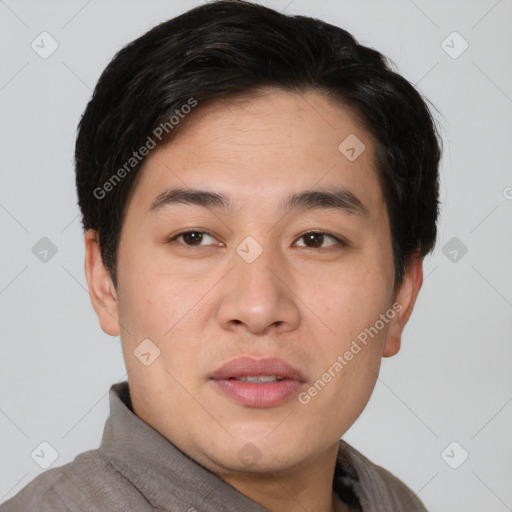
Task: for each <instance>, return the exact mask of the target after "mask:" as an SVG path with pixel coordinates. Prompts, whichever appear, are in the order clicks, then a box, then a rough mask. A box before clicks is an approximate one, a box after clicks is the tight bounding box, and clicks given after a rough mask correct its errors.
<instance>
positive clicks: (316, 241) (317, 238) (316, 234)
mask: <svg viewBox="0 0 512 512" xmlns="http://www.w3.org/2000/svg"><path fill="white" fill-rule="evenodd" d="M328 239H331V240H333V241H334V242H333V243H330V244H328V245H323V244H324V242H326V240H328ZM299 240H303V241H304V245H301V246H300V247H309V248H312V249H318V248H322V246H323V247H330V246H332V245H337V244H340V245H344V243H343V241H342V240H340V239H339V238H337V237H335V236H333V235H329V234H328V233H323V232H321V231H310V232H308V233H304V234H303V235H302V236H301V237H300V238H299Z"/></svg>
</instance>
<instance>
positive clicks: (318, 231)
mask: <svg viewBox="0 0 512 512" xmlns="http://www.w3.org/2000/svg"><path fill="white" fill-rule="evenodd" d="M187 233H201V234H204V235H208V236H211V237H212V238H216V235H214V234H213V233H212V232H210V231H208V230H207V229H202V228H197V229H193V228H192V229H187V230H185V231H180V232H179V233H176V234H175V235H171V236H169V237H168V238H167V239H166V242H167V243H170V242H173V241H176V239H177V238H178V237H180V236H181V235H186V234H187ZM310 233H314V234H320V235H327V236H329V237H331V238H332V239H334V240H335V241H336V242H337V243H338V244H339V245H341V246H342V247H348V246H349V243H348V241H347V240H346V239H344V238H343V237H341V236H339V235H335V234H334V233H331V232H329V231H325V230H322V229H320V228H318V229H315V228H313V229H307V230H306V231H304V232H303V233H301V234H300V235H299V236H298V237H297V238H296V239H295V242H297V241H298V240H300V239H301V238H302V237H303V236H305V235H308V234H310ZM295 242H294V243H295ZM220 244H222V245H224V243H223V242H220ZM180 245H183V246H185V247H189V248H200V247H208V246H201V245H187V244H180ZM210 245H211V244H210ZM331 247H335V244H333V245H330V246H328V247H323V249H329V248H331ZM304 248H305V249H313V250H315V249H316V250H320V249H322V247H320V248H317V247H304Z"/></svg>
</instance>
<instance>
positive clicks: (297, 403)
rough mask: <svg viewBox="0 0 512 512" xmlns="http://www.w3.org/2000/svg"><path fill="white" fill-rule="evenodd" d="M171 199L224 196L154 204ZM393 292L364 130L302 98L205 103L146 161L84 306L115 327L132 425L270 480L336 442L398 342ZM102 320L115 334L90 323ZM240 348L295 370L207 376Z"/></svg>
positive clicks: (327, 105)
mask: <svg viewBox="0 0 512 512" xmlns="http://www.w3.org/2000/svg"><path fill="white" fill-rule="evenodd" d="M198 108H200V105H199V106H198ZM354 135H355V136H356V137H357V139H355V138H354ZM348 136H351V138H349V139H348V140H347V142H346V143H344V145H342V146H341V150H340V149H339V146H340V143H342V142H343V141H344V140H345V139H346V138H347V137H348ZM361 143H363V144H364V145H365V149H364V151H363V152H362V153H360V154H359V156H357V154H358V153H359V152H360V151H361V149H362V146H361ZM351 148H354V151H352V150H351ZM354 156H356V157H357V158H355V159H354ZM173 189H185V190H187V191H192V190H194V191H203V192H210V193H213V194H219V195H223V196H225V198H227V200H228V201H229V204H228V205H226V206H222V205H220V202H219V201H210V202H209V203H205V202H204V201H203V202H202V204H199V202H200V201H194V200H191V201H190V202H189V203H188V204H185V203H183V202H177V201H168V202H167V203H166V204H160V207H156V208H153V209H151V205H152V203H153V202H154V201H155V199H156V198H157V197H158V196H159V195H160V194H162V193H163V192H164V191H168V190H173ZM315 191H317V192H322V193H324V192H334V193H336V194H337V195H338V198H339V200H338V201H330V202H329V201H326V198H325V197H323V196H321V195H320V194H312V193H313V192H315ZM306 193H308V194H310V195H309V196H308V197H307V198H306V200H302V201H300V200H298V201H296V202H295V203H292V204H291V205H290V204H289V203H288V199H289V197H290V196H291V195H297V196H300V195H301V194H306ZM160 197H161V196H160ZM354 197H355V198H356V199H354ZM164 203H165V201H164ZM359 203H360V204H359ZM183 232H192V233H189V234H185V235H182V233H183ZM393 284H394V267H393V254H392V247H391V235H390V226H389V219H388V215H387V212H386V205H385V202H384V199H383V194H382V191H381V188H380V186H379V183H378V179H377V174H376V170H375V166H374V153H373V141H372V140H371V138H370V136H369V134H368V133H367V132H366V131H364V130H363V129H362V127H361V126H360V125H359V124H358V123H357V121H356V120H355V118H354V117H353V115H352V114H351V112H350V111H349V110H348V109H344V108H343V107H341V106H339V105H335V104H333V103H332V102H328V101H327V100H326V99H325V98H324V97H323V96H321V95H319V94H317V93H313V92H311V93H307V94H301V95H298V94H292V93H286V92H275V91H274V92H269V93H268V94H267V95H265V96H261V97H258V98H252V99H250V100H245V101H240V100H238V101H231V102H229V103H223V104H221V103H216V104H214V105H212V106H209V107H208V108H205V109H204V110H202V111H201V112H200V115H198V116H197V117H196V118H195V119H193V120H192V122H191V123H190V124H189V125H187V126H186V127H185V126H184V130H183V131H182V132H180V133H179V135H178V136H177V138H175V139H174V140H173V141H172V143H171V144H169V145H168V146H166V147H162V148H157V149H155V150H154V151H153V152H152V153H150V155H149V156H148V158H147V160H146V164H145V168H144V172H143V175H142V177H141V181H140V182H139V184H138V185H137V188H136V190H135V193H134V195H133V197H132V200H131V202H130V203H129V206H128V210H127V215H126V218H125V221H124V225H123V230H122V234H121V240H120V245H119V252H118V287H117V289H116V290H115V291H113V297H114V299H113V302H112V304H111V305H110V306H108V307H107V310H108V312H107V311H105V310H102V309H97V311H99V313H98V314H99V315H100V321H101V322H102V326H104V329H105V330H106V331H109V334H113V335H117V334H118V333H120V335H121V340H122V347H123V353H124V358H125V363H126V367H127V369H128V378H129V383H130V390H131V396H132V403H133V407H134V410H135V412H136V414H137V415H138V416H139V417H141V418H142V419H143V420H144V421H146V422H147V423H149V424H150V425H152V426H153V427H154V428H155V429H156V430H158V431H159V432H160V433H161V434H162V435H164V436H165V437H167V438H168V439H169V440H171V441H172V442H173V443H174V444H175V445H176V446H178V447H179V448H180V449H182V451H184V452H185V453H187V454H189V455H190V456H191V457H193V458H195V459H196V460H198V461H199V462H200V463H202V464H203V465H205V466H206V467H209V468H212V469H213V468H215V469H216V470H217V472H222V471H224V470H225V471H277V470H279V469H280V468H285V467H291V466H293V465H294V464H297V463H299V461H307V460H312V458H314V457H316V456H319V455H320V454H321V453H323V452H325V451H326V450H327V449H328V448H329V447H332V446H333V445H336V444H337V443H338V440H339V438H340V437H341V436H342V435H343V434H344V432H345V431H346V430H347V429H348V428H349V427H350V426H351V425H352V424H353V423H354V421H355V420H356V418H357V417H358V416H359V414H360V413H361V412H362V410H363V409H364V407H365V405H366V403H367V401H368V399H369V397H370V395H371V392H372V390H373V387H374V385H375V381H376V378H377V373H378V370H379V365H380V361H381V358H382V356H383V354H384V355H392V354H393V353H395V352H396V351H397V350H398V348H399V345H398V343H399V342H397V341H396V336H395V337H394V338H392V339H391V338H390V337H389V336H388V334H389V332H390V329H391V330H393V329H395V328H396V329H397V332H398V331H399V330H400V329H401V327H400V326H399V325H398V324H399V320H398V318H399V316H400V315H399V314H398V313H397V311H396V309H395V310H393V308H392V306H393V303H394V302H395V300H398V299H399V298H398V297H397V298H395V297H394V295H393ZM400 307H402V306H400ZM108 313H110V315H111V316H114V317H115V318H116V319H118V321H119V324H120V326H121V328H120V331H118V332H115V329H114V328H106V327H105V325H107V324H108V322H109V320H107V316H108ZM383 316H384V317H385V320H383ZM379 319H380V321H379ZM370 328H372V329H373V330H372V329H370ZM365 329H370V331H368V330H366V331H365ZM376 331H377V332H376ZM363 332H366V343H363V342H362V341H361V340H362V339H364V335H361V333H363ZM369 332H371V333H372V335H369V334H368V333H369ZM398 338H399V337H398ZM143 340H151V341H144V344H143V345H140V344H141V342H143ZM354 342H355V345H354ZM356 347H358V348H359V350H358V349H357V348H356ZM158 350H159V355H158ZM347 352H351V353H352V357H350V356H349V355H346V354H347ZM141 354H145V355H141ZM157 355H158V357H156V356H157ZM242 356H245V357H248V358H251V359H252V361H253V362H254V360H255V361H256V364H257V363H258V362H259V361H260V360H262V359H266V358H279V359H282V360H284V361H286V362H287V363H288V364H289V365H291V366H292V367H294V368H295V369H297V370H298V371H299V373H300V374H301V375H302V377H299V376H297V375H291V374H290V372H289V371H288V370H287V369H286V368H285V367H284V366H282V365H281V364H279V363H278V364H277V366H272V365H270V366H265V365H263V368H264V369H262V370H261V371H260V373H261V374H264V375H269V374H274V375H277V376H279V375H278V374H279V373H280V372H281V373H283V374H286V375H285V378H284V380H283V381H279V382H273V383H265V382H260V383H250V382H242V381H239V380H235V379H233V378H230V374H229V372H230V371H231V376H236V375H234V373H236V372H235V371H234V370H233V369H231V370H228V371H227V374H225V375H223V376H222V378H220V380H219V379H217V380H216V379H215V378H214V376H215V372H216V371H217V370H218V369H219V368H220V367H221V366H222V365H224V364H225V363H227V362H230V361H232V360H234V359H236V358H239V357H242ZM155 357H156V359H155ZM340 358H341V359H340ZM153 359H154V360H153ZM141 360H142V361H141ZM341 361H343V363H342V362H341ZM336 362H338V364H336ZM144 363H146V364H144ZM148 363H150V364H148ZM340 366H341V368H340ZM240 368H241V369H240ZM244 368H247V367H246V366H244V364H243V362H242V364H241V367H239V368H238V370H239V371H238V373H237V375H238V377H240V375H239V374H240V373H243V371H244ZM250 368H253V367H250ZM267 369H268V371H267ZM246 373H247V374H248V375H249V376H251V375H253V374H254V371H253V370H251V369H249V370H247V371H246ZM326 375H327V376H326ZM217 376H218V375H217ZM329 376H330V378H329ZM315 389H316V392H315ZM248 443H251V444H248Z"/></svg>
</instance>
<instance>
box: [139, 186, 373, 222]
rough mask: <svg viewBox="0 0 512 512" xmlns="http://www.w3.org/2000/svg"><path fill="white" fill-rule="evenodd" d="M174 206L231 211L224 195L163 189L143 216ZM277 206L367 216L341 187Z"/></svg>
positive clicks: (298, 195) (307, 193) (293, 198)
mask: <svg viewBox="0 0 512 512" xmlns="http://www.w3.org/2000/svg"><path fill="white" fill-rule="evenodd" d="M176 204H187V205H195V206H201V207H203V208H216V209H222V210H224V211H225V212H226V213H230V212H233V211H234V208H233V203H232V202H231V200H230V199H229V197H228V196H226V195H225V194H221V193H218V192H212V191H208V190H198V189H186V188H174V189H167V190H164V191H163V192H161V193H160V194H158V196H156V198H155V199H154V200H153V202H152V203H151V205H150V207H149V208H148V210H147V211H146V213H147V214H155V213H157V212H159V211H161V210H162V209H163V208H164V207H166V206H170V205H176ZM280 206H281V208H282V209H283V210H286V211H288V210H293V209H302V210H308V209H336V210H339V211H342V212H344V213H347V214H353V215H358V216H361V217H368V216H369V211H368V208H367V207H366V206H365V205H364V204H363V202H362V201H361V200H360V199H359V198H358V197H357V196H356V195H355V194H354V193H353V192H351V191H350V190H348V189H346V188H340V187H336V188H334V189H333V188H329V189H318V190H306V191H303V192H295V193H293V194H290V195H288V196H287V197H286V198H285V199H284V200H283V201H282V202H281V205H280Z"/></svg>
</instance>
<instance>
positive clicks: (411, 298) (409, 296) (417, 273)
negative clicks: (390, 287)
mask: <svg viewBox="0 0 512 512" xmlns="http://www.w3.org/2000/svg"><path fill="white" fill-rule="evenodd" d="M422 284H423V262H422V259H421V255H420V252H419V250H418V251H416V252H415V253H414V254H413V255H412V256H411V259H410V261H409V264H408V266H407V269H406V274H405V276H404V281H403V283H402V285H401V286H400V288H399V289H398V291H397V293H396V295H395V302H394V304H396V306H395V307H394V308H393V309H394V310H395V311H396V312H397V314H396V315H395V317H394V318H393V319H392V320H391V322H390V326H389V329H388V333H387V337H386V342H385V344H384V349H383V352H382V356H383V357H390V356H394V355H395V354H396V353H397V352H398V351H399V350H400V345H401V337H402V331H403V330H404V327H405V325H406V324H407V321H408V320H409V317H410V316H411V313H412V310H413V308H414V304H415V302H416V298H417V297H418V293H419V291H420V289H421V285H422Z"/></svg>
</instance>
